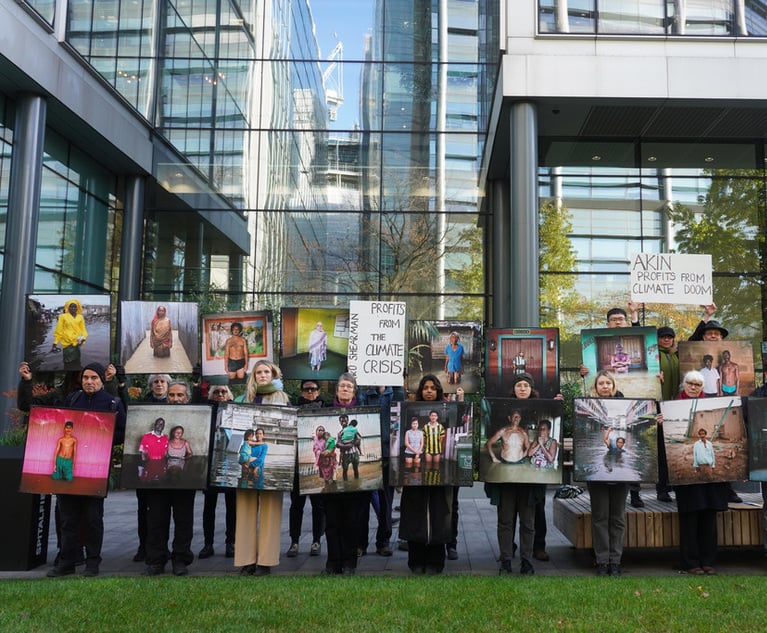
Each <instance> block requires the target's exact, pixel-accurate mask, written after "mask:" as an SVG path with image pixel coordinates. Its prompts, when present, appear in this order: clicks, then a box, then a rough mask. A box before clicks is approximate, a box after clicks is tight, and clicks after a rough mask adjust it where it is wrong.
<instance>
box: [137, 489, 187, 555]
mask: <svg viewBox="0 0 767 633" xmlns="http://www.w3.org/2000/svg"><path fill="white" fill-rule="evenodd" d="M194 494H195V491H194V490H147V491H146V497H147V503H148V512H147V540H146V562H147V565H165V563H166V562H167V560H168V539H169V538H170V519H171V514H172V516H173V525H174V530H173V549H172V550H171V558H172V560H173V561H174V562H178V563H183V564H185V565H189V564H190V563H191V562H192V561H193V560H194V555H193V554H192V535H193V533H194Z"/></svg>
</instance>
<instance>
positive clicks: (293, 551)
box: [286, 543, 298, 558]
mask: <svg viewBox="0 0 767 633" xmlns="http://www.w3.org/2000/svg"><path fill="white" fill-rule="evenodd" d="M286 556H287V557H288V558H295V557H296V556H298V543H293V544H292V545H291V546H290V547H289V548H288V553H287V554H286Z"/></svg>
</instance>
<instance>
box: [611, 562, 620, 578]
mask: <svg viewBox="0 0 767 633" xmlns="http://www.w3.org/2000/svg"><path fill="white" fill-rule="evenodd" d="M609 572H610V575H611V576H620V575H621V574H622V573H623V570H621V566H620V565H619V564H618V563H610V569H609Z"/></svg>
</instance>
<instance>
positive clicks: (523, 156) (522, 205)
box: [507, 103, 540, 327]
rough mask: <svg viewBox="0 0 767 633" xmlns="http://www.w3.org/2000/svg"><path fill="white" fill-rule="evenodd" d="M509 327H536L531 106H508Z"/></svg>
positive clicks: (535, 185) (534, 137) (535, 206)
mask: <svg viewBox="0 0 767 633" xmlns="http://www.w3.org/2000/svg"><path fill="white" fill-rule="evenodd" d="M510 117H511V130H510V133H511V159H510V161H509V165H510V175H509V179H510V182H511V227H510V229H511V231H510V240H509V247H508V249H507V252H508V266H509V275H510V278H511V306H510V315H511V322H510V323H509V325H510V326H511V327H527V326H530V327H532V326H538V324H539V322H540V316H539V312H540V310H539V303H540V297H539V282H538V275H539V270H538V268H539V263H538V122H537V118H536V111H535V106H534V105H533V104H532V103H515V104H513V105H512V106H511V115H510Z"/></svg>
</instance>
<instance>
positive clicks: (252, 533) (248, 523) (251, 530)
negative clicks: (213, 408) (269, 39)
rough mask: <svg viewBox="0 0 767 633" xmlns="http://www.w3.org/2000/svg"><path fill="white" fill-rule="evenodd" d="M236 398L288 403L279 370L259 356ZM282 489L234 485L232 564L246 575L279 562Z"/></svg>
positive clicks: (263, 571) (265, 570)
mask: <svg viewBox="0 0 767 633" xmlns="http://www.w3.org/2000/svg"><path fill="white" fill-rule="evenodd" d="M236 401H237V402H243V401H247V402H252V403H254V404H273V405H278V406H287V405H289V404H290V400H289V398H288V395H287V394H286V393H285V392H284V391H283V390H282V372H281V371H280V368H279V367H277V365H275V364H274V363H272V362H270V361H268V360H259V361H257V362H256V364H255V365H254V367H253V371H252V372H251V374H250V376H249V377H248V385H247V392H246V395H245V396H244V397H243V396H240V398H237V400H236ZM281 523H282V492H280V491H277V490H244V489H241V488H238V489H237V523H236V527H235V537H234V540H235V543H237V547H235V550H234V564H235V565H236V566H237V567H240V568H241V569H240V573H241V574H242V575H245V576H266V575H268V574H269V573H271V570H272V567H274V566H276V565H279V563H280V524H281Z"/></svg>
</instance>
